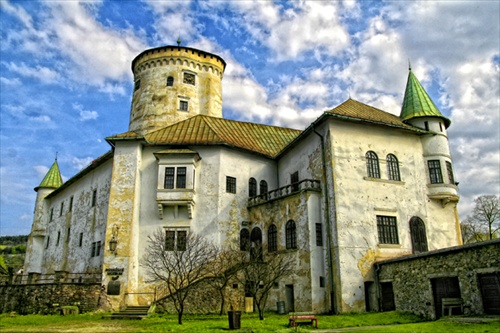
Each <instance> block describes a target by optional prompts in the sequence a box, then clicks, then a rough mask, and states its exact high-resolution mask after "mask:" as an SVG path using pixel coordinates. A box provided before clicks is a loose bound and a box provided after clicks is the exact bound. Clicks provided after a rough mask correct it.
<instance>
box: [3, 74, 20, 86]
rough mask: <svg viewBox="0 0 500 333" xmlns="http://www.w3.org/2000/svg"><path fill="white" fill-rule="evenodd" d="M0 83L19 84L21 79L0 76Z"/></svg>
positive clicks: (7, 84)
mask: <svg viewBox="0 0 500 333" xmlns="http://www.w3.org/2000/svg"><path fill="white" fill-rule="evenodd" d="M0 83H1V84H4V85H6V86H19V85H21V80H19V78H17V77H16V78H13V79H9V78H6V77H3V76H2V77H0Z"/></svg>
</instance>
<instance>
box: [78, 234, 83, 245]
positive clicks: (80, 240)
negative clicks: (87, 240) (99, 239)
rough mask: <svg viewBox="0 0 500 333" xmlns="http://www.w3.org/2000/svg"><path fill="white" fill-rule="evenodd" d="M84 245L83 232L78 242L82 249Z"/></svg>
mask: <svg viewBox="0 0 500 333" xmlns="http://www.w3.org/2000/svg"><path fill="white" fill-rule="evenodd" d="M82 244H83V232H80V239H79V240H78V246H79V247H82Z"/></svg>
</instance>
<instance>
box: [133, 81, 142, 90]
mask: <svg viewBox="0 0 500 333" xmlns="http://www.w3.org/2000/svg"><path fill="white" fill-rule="evenodd" d="M140 88H141V80H137V81H135V85H134V91H137V90H139V89H140Z"/></svg>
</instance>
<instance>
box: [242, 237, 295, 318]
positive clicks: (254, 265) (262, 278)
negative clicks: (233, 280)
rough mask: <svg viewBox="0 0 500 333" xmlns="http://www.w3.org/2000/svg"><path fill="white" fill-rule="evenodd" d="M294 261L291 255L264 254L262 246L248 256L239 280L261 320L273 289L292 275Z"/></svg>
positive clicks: (254, 249)
mask: <svg viewBox="0 0 500 333" xmlns="http://www.w3.org/2000/svg"><path fill="white" fill-rule="evenodd" d="M254 245H256V244H254ZM294 259H295V258H294V255H293V254H291V253H265V254H264V253H263V249H262V246H261V245H259V246H257V247H254V248H252V251H251V254H250V255H249V256H247V260H246V262H245V263H244V265H242V268H241V274H239V275H238V278H239V280H240V282H241V283H242V284H244V285H245V291H246V292H247V293H249V294H250V295H251V296H252V298H253V299H254V302H255V305H256V306H257V310H258V311H259V319H260V320H263V319H264V309H265V307H266V302H267V298H268V296H269V292H270V291H271V288H273V286H274V284H275V283H276V282H278V281H279V279H281V278H282V277H285V276H288V275H290V274H291V273H292V271H293V266H294V263H295V260H294Z"/></svg>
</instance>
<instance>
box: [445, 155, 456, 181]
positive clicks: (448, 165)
mask: <svg viewBox="0 0 500 333" xmlns="http://www.w3.org/2000/svg"><path fill="white" fill-rule="evenodd" d="M446 170H447V171H448V180H449V181H450V184H455V176H454V175H453V167H452V166H451V163H450V162H448V161H446Z"/></svg>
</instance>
